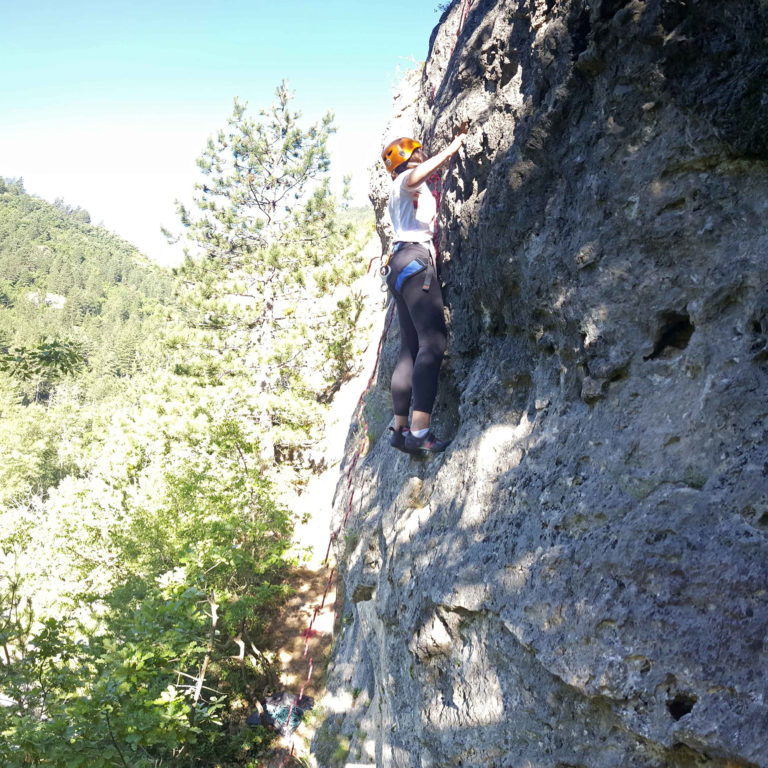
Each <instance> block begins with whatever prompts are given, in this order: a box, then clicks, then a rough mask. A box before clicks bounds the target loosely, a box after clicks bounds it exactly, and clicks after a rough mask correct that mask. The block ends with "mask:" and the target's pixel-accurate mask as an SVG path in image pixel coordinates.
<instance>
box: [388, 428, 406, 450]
mask: <svg viewBox="0 0 768 768" xmlns="http://www.w3.org/2000/svg"><path fill="white" fill-rule="evenodd" d="M389 431H390V432H391V433H392V434H391V435H390V436H389V444H390V445H391V446H392V447H393V448H397V450H398V451H402V452H403V453H408V450H407V449H406V447H405V439H406V436H407V435H409V434H410V433H411V432H410V430H409V429H408V427H389Z"/></svg>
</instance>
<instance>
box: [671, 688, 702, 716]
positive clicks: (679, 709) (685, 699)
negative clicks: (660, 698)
mask: <svg viewBox="0 0 768 768" xmlns="http://www.w3.org/2000/svg"><path fill="white" fill-rule="evenodd" d="M697 701H698V699H697V698H696V697H695V696H694V695H693V694H686V693H678V694H677V696H675V698H674V699H670V700H669V701H667V709H668V710H669V714H670V715H672V719H673V720H679V719H680V718H681V717H685V716H686V715H689V714H690V713H691V711H692V710H693V706H694V704H695V703H696V702H697Z"/></svg>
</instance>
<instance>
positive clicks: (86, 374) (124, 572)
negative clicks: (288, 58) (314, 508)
mask: <svg viewBox="0 0 768 768" xmlns="http://www.w3.org/2000/svg"><path fill="white" fill-rule="evenodd" d="M290 99H291V97H290V94H289V93H288V91H287V89H286V88H285V86H284V85H281V86H280V87H279V88H278V89H277V92H276V102H275V104H274V105H273V106H272V107H271V108H270V109H268V110H265V111H262V112H261V113H260V120H259V121H255V122H254V121H252V120H250V119H249V118H248V117H247V116H246V112H245V107H244V106H241V105H239V104H237V103H235V109H234V112H233V115H232V117H231V118H230V120H229V122H228V124H227V128H226V130H225V131H222V132H221V133H219V134H218V136H217V138H216V139H215V140H212V141H211V142H210V143H209V145H208V148H207V149H206V150H205V152H204V153H203V156H202V157H201V159H200V167H201V171H202V172H203V175H204V177H205V181H204V183H203V184H202V185H200V186H199V187H198V196H197V201H196V207H195V210H194V211H188V210H184V209H183V208H182V209H180V214H181V219H182V224H183V225H184V226H185V228H186V230H187V232H188V234H189V243H190V246H191V247H193V248H194V250H195V255H194V256H192V255H190V256H189V257H188V259H187V263H186V264H185V266H184V267H183V268H182V269H180V270H179V271H178V274H176V275H175V276H174V277H173V278H171V277H170V276H168V275H166V274H164V273H162V272H161V271H160V270H158V269H156V268H154V267H152V266H151V265H149V264H148V263H147V262H146V261H145V260H143V259H142V258H141V257H140V256H139V254H138V253H137V252H136V251H135V249H133V248H132V247H131V246H129V245H128V244H127V243H124V242H123V241H120V240H119V239H118V238H116V237H114V236H113V235H111V234H110V233H107V232H106V231H105V230H103V229H100V228H98V227H93V226H91V225H90V223H89V218H90V217H89V216H88V213H87V212H86V211H83V210H82V209H79V208H73V207H71V206H69V205H67V204H65V203H64V202H63V201H60V200H59V201H56V202H55V203H54V204H53V205H51V204H48V203H45V202H44V201H41V200H38V199H37V198H34V197H32V196H30V195H27V194H26V193H25V191H24V188H23V183H22V182H21V181H13V180H2V179H0V765H3V766H19V767H21V766H27V765H47V766H56V767H58V766H61V767H62V768H69V767H73V768H74V767H76V766H88V767H89V768H90V767H91V766H96V767H97V768H102V767H103V768H106V767H107V766H122V768H125V767H126V766H131V768H134V767H136V768H145V767H146V768H150V766H151V767H152V768H160V767H161V766H174V767H175V766H180V767H181V768H184V766H190V767H191V766H196V767H207V766H210V768H214V766H216V767H217V768H235V766H256V765H257V764H259V762H260V761H261V758H262V757H263V755H264V753H265V750H266V749H268V747H269V742H270V736H269V734H267V732H265V731H264V730H263V729H261V728H255V729H249V728H247V727H245V725H244V722H243V721H244V718H245V716H246V715H247V714H248V712H249V711H250V709H251V707H252V704H253V701H254V699H255V698H256V697H258V696H259V695H261V694H263V693H264V691H265V690H266V689H268V688H269V686H271V685H272V684H273V681H274V679H275V674H274V669H273V667H272V662H271V658H272V656H271V654H270V651H269V649H268V647H267V643H268V638H267V636H266V634H265V628H266V626H267V624H268V621H269V619H270V617H271V615H272V614H273V613H274V611H275V609H276V607H277V605H278V604H279V603H280V601H281V600H282V599H283V598H284V591H285V590H284V587H283V582H284V574H285V569H286V568H287V567H289V565H290V559H289V555H288V552H289V548H290V543H291V535H292V528H293V516H292V515H291V513H290V511H289V510H287V509H285V507H284V505H283V504H282V503H281V502H280V498H281V493H282V492H283V491H285V490H288V489H292V490H293V492H295V491H296V488H297V487H300V486H301V484H302V483H304V482H305V481H306V479H307V477H308V473H309V471H311V470H310V465H311V461H310V458H309V452H310V451H311V450H312V447H313V444H314V442H315V441H316V440H317V437H318V432H319V430H318V426H319V425H320V423H321V421H322V417H323V413H324V408H325V405H324V403H325V402H326V401H327V400H328V398H329V397H330V395H331V394H332V392H333V391H334V390H335V388H336V387H337V386H338V385H339V383H340V382H341V381H343V380H344V379H345V378H347V377H348V376H350V375H351V374H352V373H353V372H354V371H355V368H356V359H357V349H358V340H357V333H356V331H357V330H358V326H359V322H360V310H361V301H362V298H361V296H360V295H359V294H356V293H355V292H354V291H353V289H352V287H351V286H352V283H353V281H354V279H355V278H356V277H357V276H358V275H359V274H360V273H361V271H362V268H363V267H364V266H365V265H360V264H358V263H357V260H356V255H357V252H358V251H359V248H360V246H361V244H362V241H363V240H364V239H367V238H368V237H369V236H370V233H371V229H372V224H371V221H370V214H369V213H366V212H363V211H359V210H358V211H355V210H348V209H344V208H343V207H341V206H340V205H339V204H338V203H337V201H336V200H334V198H333V196H332V195H331V193H330V191H329V187H328V182H327V179H326V178H325V174H326V171H327V168H328V157H327V150H326V141H327V138H328V136H329V134H330V133H331V131H332V130H333V127H332V123H331V118H330V116H326V117H324V118H323V119H322V120H321V121H320V123H319V124H317V125H314V126H311V127H309V128H302V127H301V124H300V116H299V114H298V113H296V112H293V111H292V110H291V109H290V108H289V107H290ZM172 280H173V281H174V284H172ZM173 288H175V289H176V295H173Z"/></svg>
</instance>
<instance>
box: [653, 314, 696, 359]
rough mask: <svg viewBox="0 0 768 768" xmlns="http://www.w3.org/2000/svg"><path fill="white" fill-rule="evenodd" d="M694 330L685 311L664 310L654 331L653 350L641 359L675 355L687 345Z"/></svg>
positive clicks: (665, 357)
mask: <svg viewBox="0 0 768 768" xmlns="http://www.w3.org/2000/svg"><path fill="white" fill-rule="evenodd" d="M694 330H695V329H694V327H693V323H692V322H691V318H690V317H689V315H688V313H687V312H685V311H683V312H665V313H664V314H663V315H662V316H661V325H660V327H659V330H658V331H657V332H656V340H655V342H654V345H653V352H651V354H650V355H648V356H647V357H644V358H643V360H656V359H658V358H663V359H669V358H672V357H676V356H677V355H679V354H680V352H682V351H683V350H684V349H685V348H686V347H687V346H688V342H689V341H690V340H691V336H693V332H694Z"/></svg>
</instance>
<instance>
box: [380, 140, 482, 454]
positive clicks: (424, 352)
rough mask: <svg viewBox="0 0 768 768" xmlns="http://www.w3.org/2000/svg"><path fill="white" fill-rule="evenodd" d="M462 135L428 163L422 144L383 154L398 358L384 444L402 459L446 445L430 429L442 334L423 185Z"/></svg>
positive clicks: (432, 214) (431, 207)
mask: <svg viewBox="0 0 768 768" xmlns="http://www.w3.org/2000/svg"><path fill="white" fill-rule="evenodd" d="M466 136H467V134H466V132H465V128H464V127H462V129H460V131H459V133H458V135H457V136H456V137H455V138H454V140H453V141H452V142H451V143H450V144H449V145H448V146H447V147H445V149H443V150H442V151H441V152H438V153H437V154H436V155H433V156H432V157H427V155H426V153H425V152H424V150H423V149H422V145H421V144H420V142H418V141H416V140H415V139H410V138H400V139H396V140H395V141H392V142H390V143H389V144H388V145H387V146H386V147H385V148H384V151H383V152H382V153H381V157H382V160H383V161H384V165H386V167H387V170H388V171H389V172H390V174H391V176H392V188H391V191H390V195H389V206H388V210H389V217H390V219H391V220H392V227H393V229H394V244H393V246H392V251H391V253H390V257H389V260H388V262H387V266H386V267H385V268H384V272H385V273H386V280H387V287H388V288H389V290H390V292H391V293H392V295H393V297H394V299H395V305H396V306H397V318H398V322H399V324H400V355H399V357H398V360H397V364H396V366H395V370H394V372H393V373H392V407H393V410H394V412H395V425H394V427H390V430H391V431H392V436H391V439H390V443H391V444H392V446H393V447H395V448H397V449H398V450H400V451H404V452H406V453H439V452H441V451H444V450H445V449H446V447H447V446H448V443H449V442H450V441H446V440H438V439H437V437H435V435H434V433H433V432H432V431H431V430H430V418H431V413H432V406H433V404H434V402H435V396H436V394H437V377H438V374H439V372H440V364H441V362H442V360H443V354H444V353H445V344H446V328H445V318H444V315H443V296H442V291H441V290H440V283H439V282H438V280H437V274H436V271H435V258H434V256H435V253H434V246H433V244H432V236H433V232H434V225H435V219H436V217H437V204H436V202H435V198H434V197H433V196H432V193H431V192H430V190H429V187H428V186H427V183H426V180H427V178H429V176H430V175H431V174H432V173H434V172H435V171H436V170H437V169H438V168H440V167H441V166H442V165H443V164H444V163H445V162H447V161H448V160H449V159H450V158H451V157H452V156H453V155H454V154H456V152H458V151H459V147H461V145H462V144H463V143H464V140H465V139H466ZM411 399H413V417H412V419H411V423H410V425H409V424H408V412H409V410H410V406H411Z"/></svg>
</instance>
